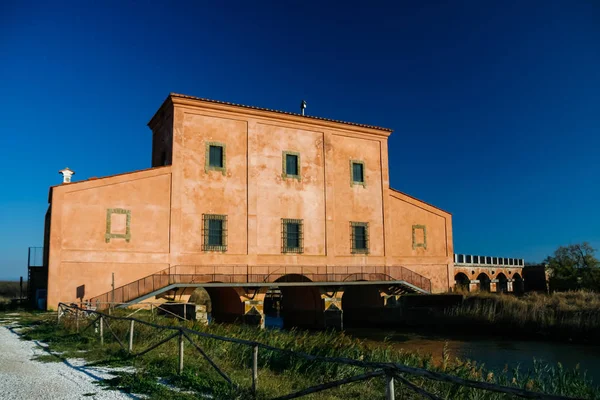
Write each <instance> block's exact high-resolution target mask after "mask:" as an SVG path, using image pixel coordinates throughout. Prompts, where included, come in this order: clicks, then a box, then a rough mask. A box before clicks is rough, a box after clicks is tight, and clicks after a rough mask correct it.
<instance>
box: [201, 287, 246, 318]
mask: <svg viewBox="0 0 600 400" xmlns="http://www.w3.org/2000/svg"><path fill="white" fill-rule="evenodd" d="M205 289H206V292H207V293H208V295H209V296H210V304H211V308H212V309H211V313H210V316H211V319H212V321H214V322H228V323H231V322H236V321H237V320H239V318H240V317H242V316H243V315H244V303H242V300H241V299H240V295H239V294H238V293H237V292H236V291H235V289H234V288H231V287H206V288H205Z"/></svg>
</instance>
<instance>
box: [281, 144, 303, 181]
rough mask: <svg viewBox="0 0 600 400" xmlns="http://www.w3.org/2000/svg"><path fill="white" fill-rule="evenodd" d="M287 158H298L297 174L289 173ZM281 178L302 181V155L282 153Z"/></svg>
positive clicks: (293, 152) (288, 152)
mask: <svg viewBox="0 0 600 400" xmlns="http://www.w3.org/2000/svg"><path fill="white" fill-rule="evenodd" d="M287 156H296V159H297V161H298V164H297V168H298V170H297V171H296V172H297V174H289V173H288V172H287ZM281 177H282V178H283V179H288V178H289V179H297V180H298V181H301V180H302V163H301V159H300V153H299V152H297V151H283V152H281Z"/></svg>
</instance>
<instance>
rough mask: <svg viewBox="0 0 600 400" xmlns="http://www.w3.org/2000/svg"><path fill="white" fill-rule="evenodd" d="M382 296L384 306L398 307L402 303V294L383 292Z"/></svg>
mask: <svg viewBox="0 0 600 400" xmlns="http://www.w3.org/2000/svg"><path fill="white" fill-rule="evenodd" d="M381 297H382V298H383V306H384V307H386V308H393V307H398V306H399V305H400V296H397V295H388V294H385V293H381Z"/></svg>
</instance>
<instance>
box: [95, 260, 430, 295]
mask: <svg viewBox="0 0 600 400" xmlns="http://www.w3.org/2000/svg"><path fill="white" fill-rule="evenodd" d="M268 270H269V267H267V266H246V265H243V266H241V265H219V266H204V265H177V266H172V267H169V268H167V269H164V270H162V271H158V272H156V273H154V274H152V275H149V276H146V277H144V278H141V279H138V280H136V281H133V282H131V283H128V284H126V285H123V286H121V287H118V288H115V289H114V290H111V291H109V292H107V293H104V294H102V295H100V296H96V297H93V298H92V299H90V301H91V302H92V304H96V303H100V304H104V303H128V302H130V301H132V300H135V299H138V298H140V297H142V296H145V295H148V294H150V293H153V292H155V291H157V290H160V289H163V288H165V287H167V286H169V285H174V284H199V283H217V282H219V283H231V284H238V285H239V284H244V283H250V284H257V283H273V284H276V283H278V282H318V283H322V282H331V283H343V282H357V281H382V282H388V281H404V282H406V283H409V284H410V285H413V286H416V287H417V288H420V289H422V290H424V291H426V292H428V293H431V280H429V279H428V278H426V277H424V276H422V275H420V274H417V273H416V272H414V271H411V270H410V269H408V268H405V267H401V266H397V267H396V266H393V267H389V266H348V267H340V266H335V267H334V266H282V267H280V268H279V269H278V270H276V271H275V272H271V273H268ZM216 271H218V273H217V272H216ZM334 271H335V272H334ZM392 273H393V276H392Z"/></svg>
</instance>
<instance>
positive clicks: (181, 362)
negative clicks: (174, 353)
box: [179, 328, 183, 375]
mask: <svg viewBox="0 0 600 400" xmlns="http://www.w3.org/2000/svg"><path fill="white" fill-rule="evenodd" d="M182 372H183V331H182V330H181V328H180V329H179V374H180V375H181V373H182Z"/></svg>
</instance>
